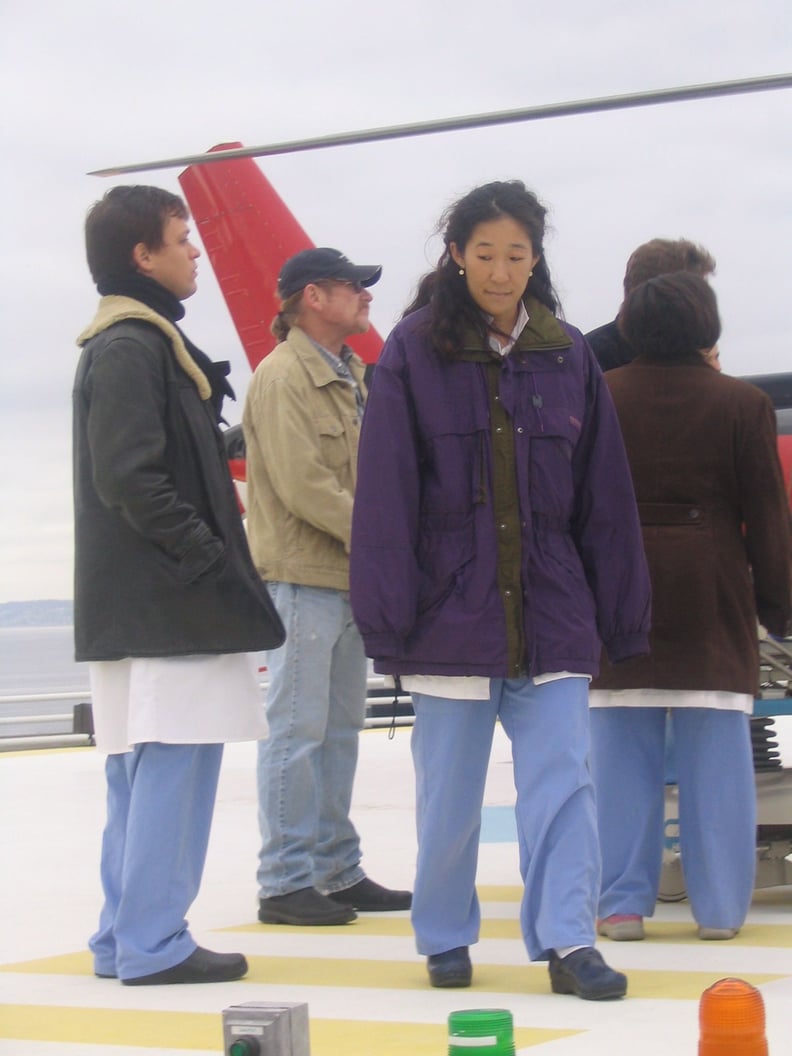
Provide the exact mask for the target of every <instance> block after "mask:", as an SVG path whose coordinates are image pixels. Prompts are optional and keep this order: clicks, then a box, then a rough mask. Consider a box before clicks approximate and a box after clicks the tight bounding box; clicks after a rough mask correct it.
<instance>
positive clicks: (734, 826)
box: [591, 707, 756, 928]
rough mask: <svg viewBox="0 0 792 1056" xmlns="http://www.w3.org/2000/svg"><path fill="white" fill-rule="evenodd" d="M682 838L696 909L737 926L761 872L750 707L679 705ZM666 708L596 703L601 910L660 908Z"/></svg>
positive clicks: (675, 716)
mask: <svg viewBox="0 0 792 1056" xmlns="http://www.w3.org/2000/svg"><path fill="white" fill-rule="evenodd" d="M670 712H671V722H672V727H673V738H674V755H675V761H676V771H677V780H678V785H679V843H680V852H681V855H682V864H683V867H684V870H685V882H686V885H687V892H688V898H689V899H690V905H691V909H692V911H693V916H694V918H695V920H696V921H697V923H698V924H700V925H703V926H704V927H708V928H739V927H740V926H741V925H742V923H743V921H744V920H745V916H746V914H747V912H748V907H749V906H750V903H751V895H752V893H753V888H754V879H755V872H756V790H755V784H754V768H753V755H752V750H751V733H750V726H749V721H748V716H747V715H746V714H744V713H743V712H738V711H723V710H720V709H718V708H671V709H670ZM665 729H666V709H664V708H641V707H636V708H592V709H591V738H592V755H591V760H592V773H593V775H594V783H595V786H596V790H597V811H598V818H599V833H600V844H601V847H602V893H601V895H600V902H599V915H600V917H609V916H611V915H612V914H622V913H636V914H638V915H639V916H642V917H651V916H652V914H653V913H654V908H655V902H656V901H657V891H658V886H659V882H660V870H661V865H662V855H663V828H664V819H665V762H664V759H665V742H666V736H665Z"/></svg>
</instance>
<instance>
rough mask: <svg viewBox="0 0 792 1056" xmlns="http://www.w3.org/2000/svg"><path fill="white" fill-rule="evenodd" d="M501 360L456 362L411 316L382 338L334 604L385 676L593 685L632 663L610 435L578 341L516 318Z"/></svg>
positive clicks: (642, 598)
mask: <svg viewBox="0 0 792 1056" xmlns="http://www.w3.org/2000/svg"><path fill="white" fill-rule="evenodd" d="M528 308H529V313H530V322H529V324H528V326H527V327H526V328H525V330H524V331H523V333H522V334H521V336H520V338H519V340H518V341H517V343H516V344H515V346H514V348H513V349H512V351H511V352H510V354H509V355H508V356H506V357H503V358H501V357H500V356H498V355H496V354H494V353H492V352H491V351H490V350H488V349H486V348H485V347H484V346H483V344H482V340H481V338H480V337H479V336H478V335H474V334H472V333H471V334H470V337H469V340H467V341H466V342H465V349H464V351H463V353H462V357H461V359H460V360H458V361H454V362H451V361H449V360H446V359H442V358H441V357H440V356H438V354H437V353H436V352H435V351H434V350H433V348H432V347H431V343H430V339H429V335H428V333H427V322H428V312H429V309H428V308H424V309H421V310H419V311H418V312H415V313H414V314H412V315H410V316H408V317H407V318H405V319H403V320H402V321H401V322H400V323H399V324H398V325H397V326H396V327H395V329H394V330H393V332H392V333H391V335H390V337H389V338H388V340H387V342H386V344H385V348H384V350H383V352H382V355H381V357H380V359H379V361H378V363H377V366H376V369H375V371H374V376H373V379H372V384H371V387H370V391H369V397H368V404H367V409H366V414H365V417H364V421H363V428H362V434H361V440H360V450H359V463H358V482H357V490H356V496H355V505H354V512H353V523H352V545H351V555H350V557H351V560H350V566H351V567H350V587H351V601H352V607H353V612H354V615H355V620H356V622H357V624H358V627H359V629H360V632H361V634H362V636H363V641H364V643H365V647H366V653H367V655H368V656H370V657H373V658H374V660H375V665H374V666H375V669H376V670H377V671H379V672H382V673H387V674H442V675H484V676H490V677H503V678H515V677H524V676H526V675H527V676H531V677H533V676H536V675H539V674H542V673H548V672H556V671H571V672H576V673H589V674H592V675H595V674H596V673H597V671H598V669H599V660H600V655H601V650H602V644H603V643H604V645H605V647H606V649H607V652H608V656H609V658H610V659H611V660H612V661H614V662H616V661H619V660H622V659H625V658H627V657H630V656H636V655H641V654H644V653H646V652H647V651H648V631H649V610H650V585H649V575H648V571H647V566H646V560H645V557H644V551H643V544H642V540H641V530H640V526H639V521H638V515H637V510H636V505H635V497H634V493H633V488H632V483H631V479H630V470H629V467H628V463H627V459H626V456H625V452H624V446H623V443H622V438H621V433H620V430H619V424H618V420H617V418H616V414H615V411H614V409H613V405H612V403H611V399H610V395H609V393H608V390H607V387H606V386H605V384H604V382H603V379H602V375H601V373H600V370H599V367H598V366H597V364H596V361H595V359H594V357H593V354H592V353H591V350H590V349H589V347H588V345H587V344H586V342H585V340H584V338H583V336H582V334H581V333H580V332H579V331H578V330H576V329H575V328H574V327H571V326H568V325H566V324H565V323H562V322H560V321H559V320H557V319H556V318H555V317H554V316H553V315H552V314H551V313H550V312H549V311H548V310H547V309H546V308H545V307H544V306H543V305H541V304H539V303H538V302H536V301H531V302H530V303H529V305H528Z"/></svg>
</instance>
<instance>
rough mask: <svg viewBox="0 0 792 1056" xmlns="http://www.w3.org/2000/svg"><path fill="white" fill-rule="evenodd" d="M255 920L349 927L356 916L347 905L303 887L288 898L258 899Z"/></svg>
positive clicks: (285, 896) (265, 922)
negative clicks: (256, 918)
mask: <svg viewBox="0 0 792 1056" xmlns="http://www.w3.org/2000/svg"><path fill="white" fill-rule="evenodd" d="M258 919H259V920H260V921H261V923H262V924H303V925H312V926H316V925H323V924H350V923H351V922H352V921H353V920H356V919H357V913H356V912H355V911H354V909H352V907H351V906H350V905H339V904H338V902H334V901H333V900H332V899H330V898H327V896H326V895H323V894H321V893H320V892H319V891H317V890H316V888H315V887H303V888H301V889H300V890H299V891H290V892H289V893H288V895H273V896H272V898H260V899H259V911H258Z"/></svg>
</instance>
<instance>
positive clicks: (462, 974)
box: [426, 946, 473, 989]
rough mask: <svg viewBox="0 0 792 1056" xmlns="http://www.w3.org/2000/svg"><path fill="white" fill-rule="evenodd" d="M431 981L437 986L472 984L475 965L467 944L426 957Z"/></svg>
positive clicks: (448, 986) (449, 986)
mask: <svg viewBox="0 0 792 1056" xmlns="http://www.w3.org/2000/svg"><path fill="white" fill-rule="evenodd" d="M426 967H427V968H428V970H429V982H430V983H431V984H432V986H437V987H447V988H449V989H450V988H451V987H461V986H470V982H471V980H472V978H473V966H472V964H471V963H470V954H469V953H468V948H467V946H457V947H456V948H455V949H453V950H446V951H445V953H433V954H432V955H431V956H429V957H427V958H426Z"/></svg>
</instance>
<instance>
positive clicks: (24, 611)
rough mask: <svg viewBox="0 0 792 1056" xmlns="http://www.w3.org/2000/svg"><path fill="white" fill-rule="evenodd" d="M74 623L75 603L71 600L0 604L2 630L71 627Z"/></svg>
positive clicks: (6, 602)
mask: <svg viewBox="0 0 792 1056" xmlns="http://www.w3.org/2000/svg"><path fill="white" fill-rule="evenodd" d="M73 623H74V602H73V601H70V600H68V601H64V600H52V599H47V600H43V601H4V602H0V629H2V628H6V627H17V628H19V627H70V626H72V625H73Z"/></svg>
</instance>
